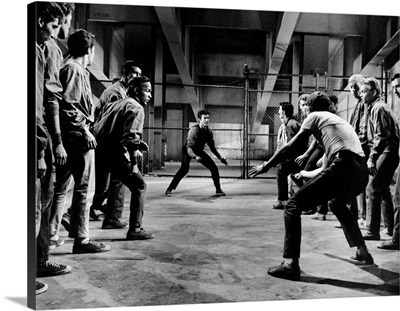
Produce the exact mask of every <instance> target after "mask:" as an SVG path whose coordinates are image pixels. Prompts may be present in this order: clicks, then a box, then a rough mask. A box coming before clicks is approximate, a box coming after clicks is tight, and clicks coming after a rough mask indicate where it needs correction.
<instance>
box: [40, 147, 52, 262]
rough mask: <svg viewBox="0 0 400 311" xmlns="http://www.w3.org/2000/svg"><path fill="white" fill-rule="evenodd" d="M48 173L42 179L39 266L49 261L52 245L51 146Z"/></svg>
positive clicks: (47, 159) (46, 157)
mask: <svg viewBox="0 0 400 311" xmlns="http://www.w3.org/2000/svg"><path fill="white" fill-rule="evenodd" d="M45 161H46V166H47V169H46V172H45V175H44V176H43V177H42V178H41V179H40V191H39V195H40V204H41V219H40V229H39V234H38V235H37V238H36V249H37V264H38V265H39V264H42V263H44V262H46V261H48V260H49V243H50V228H49V225H50V212H51V205H52V203H53V196H54V174H53V163H52V162H53V155H52V151H51V144H49V145H48V147H47V148H46V149H45Z"/></svg>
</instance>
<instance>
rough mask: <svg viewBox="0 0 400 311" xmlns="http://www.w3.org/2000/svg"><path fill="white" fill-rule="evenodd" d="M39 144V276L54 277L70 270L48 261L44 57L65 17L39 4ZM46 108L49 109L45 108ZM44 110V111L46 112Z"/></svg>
mask: <svg viewBox="0 0 400 311" xmlns="http://www.w3.org/2000/svg"><path fill="white" fill-rule="evenodd" d="M36 12H37V19H36V22H37V25H36V29H37V32H36V128H37V133H36V142H37V151H38V152H37V162H38V164H37V180H36V244H37V263H36V264H37V271H36V272H37V276H38V277H44V276H54V275H60V274H65V273H68V272H70V271H71V267H70V266H65V265H60V264H57V263H54V262H51V261H49V213H50V207H51V202H52V199H53V195H54V182H53V172H52V167H53V153H52V149H51V137H50V134H49V132H48V129H47V127H46V123H45V119H44V112H46V113H48V114H50V115H51V114H52V113H51V110H49V108H48V105H45V104H47V103H48V99H47V97H49V95H48V90H47V89H46V88H47V82H46V76H47V75H48V72H47V68H46V67H47V64H46V56H45V54H44V50H43V48H44V45H45V42H46V41H48V40H50V39H51V37H52V36H54V32H55V31H56V29H58V27H59V20H60V18H62V15H63V13H62V11H61V8H60V7H59V6H58V5H57V4H56V3H55V2H39V3H37V4H36ZM45 106H46V107H45ZM43 108H45V109H43ZM46 290H47V285H46V284H44V283H42V282H39V281H36V294H40V293H42V292H44V291H46Z"/></svg>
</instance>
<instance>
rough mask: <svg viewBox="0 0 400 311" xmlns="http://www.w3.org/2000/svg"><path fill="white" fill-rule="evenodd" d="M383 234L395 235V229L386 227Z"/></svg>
mask: <svg viewBox="0 0 400 311" xmlns="http://www.w3.org/2000/svg"><path fill="white" fill-rule="evenodd" d="M382 233H383V234H386V235H388V236H392V235H393V230H390V229H389V228H385V229H383V230H382Z"/></svg>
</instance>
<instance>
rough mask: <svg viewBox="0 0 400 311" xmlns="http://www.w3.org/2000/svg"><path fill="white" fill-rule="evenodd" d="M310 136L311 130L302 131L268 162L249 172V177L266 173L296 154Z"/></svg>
mask: <svg viewBox="0 0 400 311" xmlns="http://www.w3.org/2000/svg"><path fill="white" fill-rule="evenodd" d="M310 135H311V132H310V131H309V130H306V129H301V130H300V131H299V132H298V133H297V134H296V136H294V137H293V139H292V140H290V141H289V142H288V143H287V144H286V145H285V146H283V147H282V148H281V149H279V150H277V151H276V152H275V154H274V155H273V156H272V157H271V158H270V159H269V160H268V161H264V162H263V163H261V164H259V165H256V166H254V167H253V168H252V169H251V170H250V171H249V177H250V178H253V177H255V176H257V175H259V174H262V173H266V172H268V171H269V170H270V168H271V167H274V166H276V165H277V164H279V163H281V162H282V161H284V160H286V159H287V158H290V157H291V156H293V155H294V154H295V153H296V150H298V148H299V147H300V146H301V145H302V144H304V142H305V140H306V139H308V137H309V136H310Z"/></svg>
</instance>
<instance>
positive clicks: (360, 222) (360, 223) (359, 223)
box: [357, 218, 367, 227]
mask: <svg viewBox="0 0 400 311" xmlns="http://www.w3.org/2000/svg"><path fill="white" fill-rule="evenodd" d="M357 221H358V225H359V226H360V227H364V226H366V224H367V222H366V221H365V219H362V218H360V219H359V220H357Z"/></svg>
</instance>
